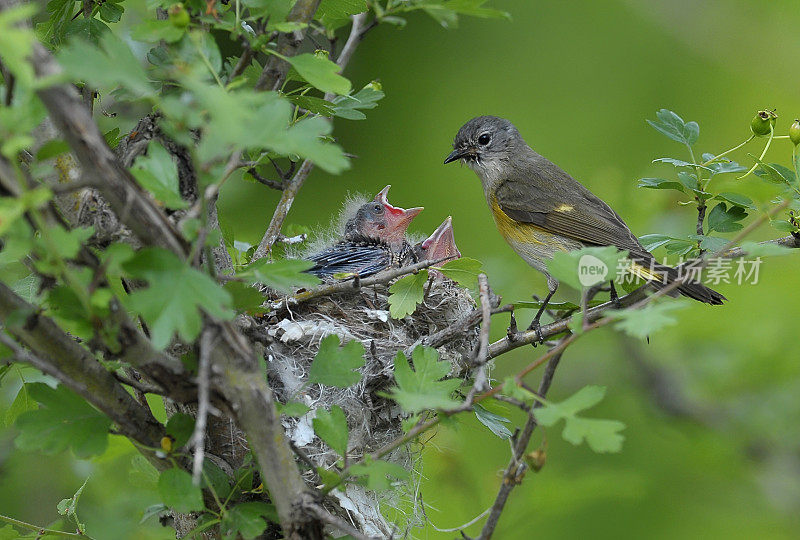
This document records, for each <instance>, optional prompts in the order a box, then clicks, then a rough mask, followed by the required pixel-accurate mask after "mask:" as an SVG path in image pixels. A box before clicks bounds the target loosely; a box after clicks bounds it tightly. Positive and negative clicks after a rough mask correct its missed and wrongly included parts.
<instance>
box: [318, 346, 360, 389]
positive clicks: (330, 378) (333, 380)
mask: <svg viewBox="0 0 800 540" xmlns="http://www.w3.org/2000/svg"><path fill="white" fill-rule="evenodd" d="M339 343H340V341H339V336H337V335H335V334H331V335H329V336H326V337H325V339H323V340H322V341H321V342H320V344H319V351H317V354H316V356H314V362H313V363H312V364H311V371H310V372H309V374H308V380H309V382H312V383H320V384H326V385H328V386H336V387H338V388H347V387H348V386H352V385H354V384H356V383H357V382H358V381H360V380H361V373H358V372H356V371H354V370H355V369H358V368H360V367H361V366H363V365H364V345H363V344H362V343H361V342H360V341H356V340H352V341H350V342H349V343H347V344H346V345H345V346H344V347H340V346H339Z"/></svg>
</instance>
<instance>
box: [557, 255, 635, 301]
mask: <svg viewBox="0 0 800 540" xmlns="http://www.w3.org/2000/svg"><path fill="white" fill-rule="evenodd" d="M627 253H628V252H627V251H618V250H617V248H615V247H614V246H606V247H591V248H582V249H579V250H575V251H559V252H556V254H555V255H554V256H553V258H552V259H551V260H549V261H547V270H548V271H549V272H550V273H551V274H552V275H553V277H555V278H557V279H558V280H560V281H562V282H564V283H566V284H567V285H569V286H571V287H574V288H575V289H577V290H581V289H582V288H583V287H592V286H594V285H597V284H600V283H603V282H605V281H612V280H614V278H616V276H617V273H618V271H619V270H618V269H619V268H620V267H621V266H622V262H621V261H623V259H625V257H626V255H627Z"/></svg>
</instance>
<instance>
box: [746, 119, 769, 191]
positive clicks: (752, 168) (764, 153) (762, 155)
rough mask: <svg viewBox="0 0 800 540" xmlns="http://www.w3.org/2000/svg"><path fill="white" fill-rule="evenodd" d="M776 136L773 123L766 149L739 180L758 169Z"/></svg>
mask: <svg viewBox="0 0 800 540" xmlns="http://www.w3.org/2000/svg"><path fill="white" fill-rule="evenodd" d="M774 138H775V128H774V127H772V125H770V126H769V139H767V144H766V145H765V146H764V150H763V151H762V152H761V156H760V157H759V158H758V160H757V161H756V162H755V163H753V166H752V167H750V170H749V171H747V172H746V173H744V174H743V175H742V176H740V177H739V178H737V180H741V179H742V178H746V177H747V176H748V175H749V174H750V173H752V172H753V171H754V170H756V167H758V163H759V161H762V160H763V159H764V156H766V155H767V150H769V145H770V144H772V139H774Z"/></svg>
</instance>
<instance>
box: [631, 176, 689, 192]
mask: <svg viewBox="0 0 800 540" xmlns="http://www.w3.org/2000/svg"><path fill="white" fill-rule="evenodd" d="M637 187H643V188H649V189H675V190H677V191H683V184H681V183H680V182H676V181H675V180H667V179H666V178H640V179H639V185H638V186H637Z"/></svg>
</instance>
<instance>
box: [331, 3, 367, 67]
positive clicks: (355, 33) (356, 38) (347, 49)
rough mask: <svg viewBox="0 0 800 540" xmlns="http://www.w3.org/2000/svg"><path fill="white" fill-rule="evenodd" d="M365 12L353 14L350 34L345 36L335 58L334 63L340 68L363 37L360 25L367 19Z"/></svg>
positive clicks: (348, 60) (344, 64)
mask: <svg viewBox="0 0 800 540" xmlns="http://www.w3.org/2000/svg"><path fill="white" fill-rule="evenodd" d="M367 13H369V12H368V11H365V12H364V13H359V14H357V15H353V17H352V19H353V25H352V26H351V27H350V35H349V36H347V41H345V43H344V47H342V52H340V53H339V57H338V58H337V59H336V65H338V66H339V67H340V68H342V69H344V67H345V66H346V65H347V63H348V62H350V58H351V57H352V56H353V53H354V52H355V50H356V47H358V43H359V42H360V41H361V40H362V39H364V34H365V32H362V31H361V30H362V27H363V25H364V21H366V20H367Z"/></svg>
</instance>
